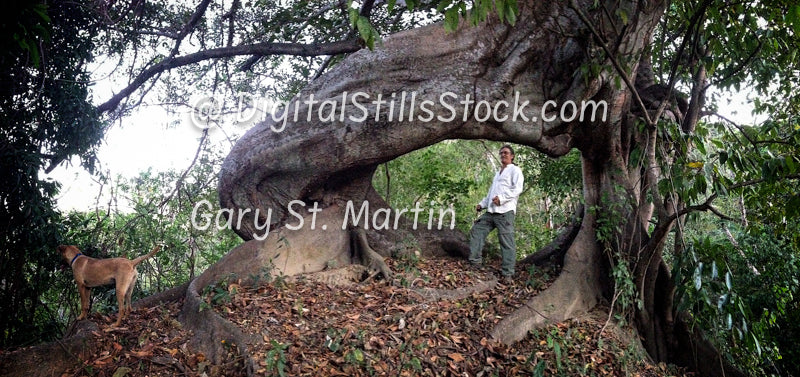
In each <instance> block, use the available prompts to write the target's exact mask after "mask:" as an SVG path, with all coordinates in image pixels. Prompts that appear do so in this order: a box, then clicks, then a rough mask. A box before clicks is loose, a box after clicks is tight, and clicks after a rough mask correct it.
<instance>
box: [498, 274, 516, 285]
mask: <svg viewBox="0 0 800 377" xmlns="http://www.w3.org/2000/svg"><path fill="white" fill-rule="evenodd" d="M501 281H502V283H503V285H512V284H514V277H513V276H511V275H504V276H503V279H502V280H501Z"/></svg>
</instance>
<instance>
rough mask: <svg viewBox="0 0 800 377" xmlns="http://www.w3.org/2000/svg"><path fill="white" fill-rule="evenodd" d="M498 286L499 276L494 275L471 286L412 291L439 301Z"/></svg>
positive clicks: (425, 297) (454, 298) (463, 296)
mask: <svg viewBox="0 0 800 377" xmlns="http://www.w3.org/2000/svg"><path fill="white" fill-rule="evenodd" d="M495 286H497V278H496V277H494V276H492V278H491V279H489V280H485V281H480V282H478V283H477V284H475V285H473V286H471V287H462V288H456V289H437V288H418V289H412V290H411V292H413V293H416V294H417V295H419V296H420V297H421V298H422V299H423V300H427V301H439V300H453V301H455V300H461V299H465V298H467V297H469V296H472V295H473V294H475V293H481V292H484V291H488V290H490V289H494V287H495Z"/></svg>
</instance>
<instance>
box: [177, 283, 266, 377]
mask: <svg viewBox="0 0 800 377" xmlns="http://www.w3.org/2000/svg"><path fill="white" fill-rule="evenodd" d="M197 283H198V279H194V280H192V282H191V283H190V284H189V287H188V288H187V289H186V299H185V301H184V303H183V308H182V309H181V313H180V315H179V316H178V320H179V321H180V322H181V323H183V325H184V326H185V327H186V328H188V329H190V330H192V331H193V332H194V335H193V336H192V339H191V340H190V341H189V347H191V348H192V349H193V350H194V351H197V352H201V353H203V354H204V355H205V356H206V357H207V358H208V359H209V360H211V362H212V363H214V364H221V363H222V362H223V360H224V358H225V356H226V355H227V354H228V349H226V347H225V344H229V345H235V346H236V348H237V351H238V353H239V356H240V357H242V358H243V360H244V364H245V365H244V369H245V371H246V372H247V375H248V376H252V375H254V370H255V369H254V366H255V362H254V360H253V359H252V358H250V356H249V352H248V346H249V345H250V344H254V343H255V342H257V341H258V339H256V338H254V337H251V336H247V335H245V334H244V333H242V331H241V330H239V328H237V327H236V326H235V325H234V324H233V323H231V322H229V321H227V320H226V319H224V318H222V317H220V316H219V315H218V314H217V313H216V312H215V311H214V310H212V309H210V308H203V304H205V302H204V301H203V298H202V297H201V296H200V293H199V292H198V284H197ZM223 341H224V343H223Z"/></svg>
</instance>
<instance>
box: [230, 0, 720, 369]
mask: <svg viewBox="0 0 800 377" xmlns="http://www.w3.org/2000/svg"><path fill="white" fill-rule="evenodd" d="M525 3H526V4H521V5H520V8H521V9H520V13H519V17H518V20H517V22H516V25H515V26H513V27H512V26H509V25H504V24H501V23H498V22H496V20H491V19H490V20H489V21H487V22H485V23H483V24H481V25H479V26H476V27H466V26H463V25H462V27H460V28H459V29H458V30H457V31H456V32H454V33H450V34H448V33H446V32H445V31H444V28H443V27H442V26H441V25H432V26H428V27H423V28H419V29H415V30H411V31H407V32H402V33H398V34H396V35H392V36H390V37H388V38H386V39H385V40H384V41H383V44H382V45H381V46H380V47H379V48H377V49H376V50H375V51H366V50H364V51H360V52H357V53H355V54H353V55H351V56H349V57H348V58H347V59H345V60H344V61H343V62H342V63H340V64H339V65H337V66H336V67H334V68H333V69H332V70H331V71H329V72H328V73H327V74H325V75H324V76H322V77H321V78H319V79H318V80H316V81H314V82H312V83H311V84H310V85H309V86H308V87H307V88H305V89H304V90H302V91H301V92H300V93H299V94H298V96H297V97H296V98H295V99H294V100H293V102H292V103H291V105H290V106H288V107H287V110H286V116H288V118H289V120H288V121H287V122H286V123H283V122H282V121H278V122H276V121H274V120H269V121H267V122H264V123H262V124H259V125H257V126H255V127H253V128H252V129H251V130H250V131H248V133H247V134H246V135H244V136H243V137H242V138H241V139H240V140H239V142H238V143H237V145H236V146H235V147H234V148H233V150H232V151H231V153H230V155H229V156H228V158H227V159H226V161H225V163H224V164H223V166H222V171H221V174H220V184H219V193H220V202H221V205H222V207H224V208H229V209H233V210H234V212H233V213H234V217H235V219H241V220H240V221H239V224H237V225H239V226H238V227H236V228H235V230H236V231H237V233H238V234H239V235H240V236H242V237H243V238H244V239H245V240H251V241H248V244H251V245H253V246H252V248H253V251H252V252H253V253H265V255H272V254H270V253H275V250H274V249H270V247H271V248H275V247H277V243H276V241H273V242H266V243H259V244H255V242H256V241H254V240H252V239H253V238H254V235H258V234H263V230H260V229H258V226H259V224H264V223H265V222H269V223H270V227H271V228H272V229H273V230H274V231H275V232H280V233H281V234H283V236H280V238H286V237H288V236H287V235H288V234H292V236H291V238H293V239H295V240H304V241H303V242H304V244H305V245H308V247H306V248H309V247H310V248H313V247H314V245H317V247H319V248H326V247H328V246H329V242H328V241H326V239H328V238H330V237H331V236H330V234H331V233H332V232H333V233H336V234H339V235H340V236H337V237H338V238H336V239H339V240H341V239H343V238H347V237H348V235H349V234H351V232H349V230H348V229H346V228H348V227H353V225H352V224H345V225H344V226H343V225H342V222H343V220H344V217H345V216H346V214H347V207H348V205H351V206H353V208H355V210H356V212H357V211H358V209H360V208H361V206H362V203H364V202H367V203H368V205H369V210H370V212H369V213H368V214H367V222H368V223H369V226H368V229H366V233H367V238H368V240H369V242H370V244H371V245H372V246H373V248H374V249H376V250H377V251H378V253H381V254H383V255H387V254H389V253H390V252H393V251H395V250H397V248H398V245H399V244H402V243H403V242H401V241H404V240H408V239H409V237H412V238H415V239H416V241H417V246H418V247H419V248H420V249H421V250H422V251H423V252H424V253H428V254H440V253H460V254H463V253H464V243H463V236H461V235H458V234H455V233H453V232H449V231H441V230H437V229H427V223H428V222H427V219H428V215H427V214H428V212H427V210H428V208H424V212H422V216H421V218H422V219H423V220H421V221H419V222H418V223H417V228H418V229H414V227H413V224H414V222H413V221H411V220H409V218H408V217H407V218H406V219H405V220H402V221H401V222H400V223H399V225H400V226H399V227H397V228H396V229H395V227H394V226H393V225H394V224H395V223H394V214H395V213H394V212H393V213H392V216H391V217H390V224H392V226H390V227H388V229H385V228H380V229H375V227H374V225H375V224H374V223H373V213H374V212H375V210H376V209H379V208H388V205H387V204H386V203H385V202H384V201H383V200H382V199H381V198H380V196H379V195H378V194H377V193H376V192H375V190H374V189H373V187H372V184H371V180H372V176H373V173H374V172H375V169H376V167H377V166H378V165H379V164H381V163H384V162H386V161H389V160H392V159H394V158H396V157H398V156H401V155H403V154H405V153H408V152H411V151H413V150H416V149H419V148H423V147H425V146H429V145H432V144H435V143H437V142H439V141H442V140H445V139H450V138H464V139H477V138H483V139H491V140H503V141H509V142H515V143H519V144H524V145H527V146H530V147H533V148H536V149H537V150H539V151H542V152H544V153H546V154H548V155H550V156H560V155H563V154H565V153H567V152H568V151H569V150H571V149H572V148H577V149H579V150H580V151H581V152H582V156H583V180H584V185H583V187H584V190H583V191H584V197H585V203H586V206H585V213H584V220H583V223H582V225H581V228H580V230H579V232H578V234H577V236H576V237H575V240H574V241H573V243H572V245H571V246H570V247H569V249H568V250H567V252H566V255H565V261H564V268H563V272H562V274H561V276H560V277H559V278H558V279H557V281H556V282H555V283H554V284H553V285H552V286H551V287H550V288H549V289H548V290H546V291H545V292H543V293H541V294H539V295H538V296H536V297H534V298H532V299H531V300H530V302H529V303H528V305H525V306H524V307H523V308H522V309H520V310H519V311H518V312H516V313H515V314H513V315H511V316H509V317H508V318H506V319H504V320H503V321H502V322H501V323H500V324H499V325H498V326H497V328H495V329H494V330H493V331H492V334H493V336H494V337H496V338H497V339H500V340H502V341H505V342H513V341H516V340H518V339H520V338H521V337H523V336H525V334H527V331H528V330H529V329H532V328H534V327H536V326H541V325H542V324H546V323H551V322H553V321H560V320H563V319H566V318H569V317H572V316H575V315H577V314H580V313H582V312H585V311H587V310H589V309H591V308H592V307H594V306H595V305H596V303H597V302H598V300H599V299H600V298H601V297H602V296H603V295H604V294H605V295H606V296H607V298H608V299H610V300H613V285H614V282H613V279H611V278H610V277H609V273H608V268H609V267H608V265H609V263H608V261H610V263H611V264H615V263H618V262H620V261H623V260H626V261H629V262H631V263H630V266H631V267H630V268H631V271H632V274H633V279H634V281H635V283H636V286H637V290H638V291H637V295H638V296H639V297H640V298H641V299H642V300H643V302H644V306H643V309H642V310H639V311H638V312H637V315H636V323H637V325H638V327H639V330H640V333H641V335H642V336H643V338H644V344H645V346H646V348H647V349H648V351H649V352H650V354H651V356H652V357H653V358H654V359H656V360H659V361H662V360H668V359H674V360H680V361H683V362H684V363H687V360H688V359H687V358H685V357H683V356H685V355H686V352H692V348H691V347H688V346H687V344H686V343H685V342H683V341H682V340H685V339H692V338H691V337H682V336H681V335H680V334H678V333H677V332H676V331H675V329H676V328H678V327H679V326H677V324H676V322H675V321H674V320H673V315H672V311H673V308H672V305H671V302H670V300H671V297H672V291H671V286H670V284H671V283H670V279H669V271H667V270H666V268H665V267H664V265H663V261H662V260H661V254H660V252H661V249H662V248H663V244H664V240H665V238H666V235H667V233H668V232H669V230H670V229H671V227H672V222H673V221H672V220H665V221H662V222H660V225H661V227H660V228H658V229H657V232H656V233H657V234H652V235H649V234H648V233H647V225H648V221H649V220H650V218H651V217H652V216H653V215H654V208H655V207H656V206H654V205H652V204H651V203H650V202H649V200H650V199H648V194H649V193H650V191H649V190H652V188H653V186H652V185H653V184H654V183H655V182H657V179H656V178H657V174H658V172H657V171H656V169H654V167H655V166H645V167H642V166H640V165H636V163H633V162H631V161H628V158H629V156H630V155H631V152H632V151H633V150H634V149H636V148H641V149H643V150H647V151H652V148H654V142H655V138H654V136H655V130H654V129H646V130H644V131H641V130H639V129H638V128H637V127H634V121H633V116H632V115H630V114H629V110H630V107H631V105H630V103H631V101H630V97H631V88H630V87H628V86H626V85H624V84H621V82H622V80H620V77H621V75H620V71H624V72H626V74H624V76H625V77H623V78H625V79H627V78H629V77H633V76H634V74H635V72H636V70H637V64H638V62H639V61H640V59H641V57H642V56H643V54H644V51H645V49H646V47H647V46H648V44H649V43H650V37H651V35H652V33H653V30H654V28H655V26H656V23H657V22H658V20H659V18H660V16H661V15H662V13H663V11H664V7H665V4H666V2H662V1H652V2H640V1H621V2H612V1H608V2H601V4H600V5H599V6H595V5H594V3H595V2H594V1H591V0H585V1H571V2H569V3H567V2H559V1H551V2H530V3H533V4H527V3H528V2H525ZM609 56H610V57H609ZM612 62H613V63H615V64H614V65H616V67H615V68H612V64H611V63H612ZM595 67H601V68H602V69H599V70H597V69H595ZM357 93H363V94H361V96H362V97H361V98H360V99H359V102H360V103H361V104H363V105H364V108H366V109H367V114H366V116H364V115H365V114H364V113H363V112H362V111H363V110H362V109H361V108H360V107H358V106H356V105H355V104H354V103H353V102H352V99H353V96H354V95H355V94H357ZM451 94H452V95H451ZM378 96H381V97H382V99H383V100H385V101H387V102H386V103H383V104H382V106H383V107H382V108H381V110H380V113H379V114H378V110H377V108H376V105H375V104H374V103H370V102H371V101H374V100H376V99H377V98H378ZM442 96H445V97H442ZM447 96H449V97H447ZM442 98H445V99H446V100H447V102H448V103H449V104H450V105H451V106H452V107H447V106H444V105H443V103H442ZM465 99H469V100H472V101H475V102H473V103H472V104H471V105H470V106H466V107H465V105H464V104H463V103H460V101H462V100H465ZM312 100H313V103H312ZM586 100H594V101H596V102H600V101H605V103H606V104H607V107H606V108H605V110H606V114H605V118H603V119H599V117H598V119H594V120H588V119H581V120H573V121H569V122H567V121H562V120H560V119H558V120H555V121H548V122H545V121H543V119H542V115H543V114H542V111H541V109H542V108H543V107H544V106H545V104H546V103H547V101H555V103H556V104H557V105H556V106H551V107H550V108H549V112H547V113H546V115H547V116H548V117H554V116H557V115H558V111H559V110H560V109H561V107H560V106H561V105H563V104H565V103H567V102H568V101H574V102H575V103H577V107H578V109H580V108H581V103H582V101H586ZM423 101H431V104H429V105H428V109H429V110H431V111H432V113H433V114H434V115H435V116H440V118H436V117H434V118H433V119H431V120H430V121H421V120H420V119H419V117H420V116H423V114H422V113H421V107H420V104H421V103H423ZM479 101H487V103H490V104H497V103H499V102H500V101H506V103H508V104H510V105H511V106H510V107H509V108H503V107H500V108H499V110H500V111H499V112H498V113H497V117H496V118H495V117H492V118H490V119H489V120H486V121H477V120H476V117H478V118H483V117H484V115H485V109H479V110H478V111H477V112H476V108H475V105H474V104H475V103H477V102H479ZM388 102H392V104H391V105H390V104H389V103H388ZM524 103H527V105H526V106H525V107H524V108H525V112H524V116H525V117H526V118H530V117H532V116H533V117H535V118H534V119H530V120H527V121H526V120H523V119H522V118H521V117H519V116H518V115H519V114H516V115H517V116H515V113H514V111H513V108H514V104H518V105H520V106H521V105H522V104H524ZM389 106H393V107H392V109H393V112H392V117H391V118H390V116H389V110H388V109H387V107H389ZM411 108H414V110H413V111H414V113H413V115H412V113H411V112H412V110H410V109H411ZM481 111H483V112H481ZM295 114H297V115H298V116H297V118H296V119H295ZM400 114H402V118H400V116H401V115H400ZM568 114H569V113H567V115H568ZM409 117H411V118H412V119H409ZM648 161H649V160H648ZM293 200H300V201H302V202H303V203H304V204H305V209H308V208H312V207H313V206H314V203H316V205H317V206H318V207H319V208H322V209H323V211H324V212H323V213H326V214H327V216H328V218H329V219H332V220H329V221H328V222H325V223H322V222H319V221H318V222H317V223H316V228H315V229H311V227H310V224H309V221H308V220H309V219H310V217H311V216H312V215H311V214H310V213H309V212H304V215H305V216H306V222H305V226H304V227H302V228H301V229H296V230H295V229H293V228H296V227H297V225H298V219H297V217H296V216H295V215H293V214H292V213H291V212H290V211H289V204H290V203H291V202H292V201H293ZM296 203H297V202H296ZM413 206H414V203H409V207H413ZM423 207H424V206H423ZM657 207H658V208H660V210H659V211H660V212H659V213H658V216H659V218H660V219H668V218H669V216H670V213H667V212H664V211H663V209H664V208H667V206H665V205H663V203H660V205H659V206H657ZM294 209H295V211H298V210H300V209H303V208H302V207H301V206H295V207H294ZM437 212H438V211H437ZM258 214H260V215H258ZM609 214H614V216H615V218H617V219H618V222H617V223H616V224H621V226H620V227H619V228H614V230H613V231H612V232H611V233H610V234H608V235H607V237H605V238H603V239H601V240H598V237H597V234H598V229H599V228H602V226H603V222H602V221H600V219H605V220H607V219H608V218H609ZM257 215H258V216H259V217H258V218H256V216H257ZM406 215H409V213H406ZM337 216H340V217H341V220H338V221H337V220H336V217H337ZM386 216H387V214H386V213H385V212H384V213H381V214H380V215H377V217H376V219H378V221H377V222H378V223H382V222H383V219H384V218H385V217H386ZM235 223H236V222H235ZM363 224H364V219H363V218H362V219H361V223H359V224H358V226H360V227H363V226H364V225H363ZM323 225H324V226H326V227H327V229H325V230H323V229H321V228H322V226H323ZM606 225H608V224H606ZM271 237H275V238H278V235H273V236H271ZM280 238H278V239H280ZM336 244H337V245H339V243H336ZM345 244H346V242H345ZM350 244H353V243H352V242H351V243H350ZM264 245H271V246H269V247H266V246H264ZM400 251H402V250H400ZM284 252H289V253H294V252H297V250H296V249H295V248H294V247H290V248H289V249H284ZM342 252H345V250H344V249H342V248H339V251H338V253H342ZM304 255H307V254H304ZM314 255H316V256H313V255H308V256H307V257H303V258H299V259H296V260H295V262H293V263H298V264H299V265H302V266H304V267H303V268H297V266H295V267H294V268H293V270H294V271H301V270H302V271H305V272H311V269H314V268H317V269H321V267H320V266H324V258H337V257H336V255H340V254H337V252H333V253H318V254H314ZM289 258H292V257H291V256H289ZM308 258H310V259H308ZM615 258H616V259H615ZM643 258H644V259H643ZM642 260H645V261H646V262H644V263H639V261H642ZM251 266H252V264H251ZM306 266H311V267H308V268H306ZM604 266H605V267H604ZM251 268H252V267H251ZM683 333H685V331H684V332H683ZM681 347H683V349H684V351H680V349H681ZM697 349H698V348H694V350H697ZM711 349H713V348H711ZM707 356H708V355H703V356H702V357H707ZM695 360H696V359H695ZM701 360H702V358H701ZM695 366H696V363H695ZM719 369H720V368H717V370H719ZM729 373H730V372H729ZM729 375H730V374H729Z"/></svg>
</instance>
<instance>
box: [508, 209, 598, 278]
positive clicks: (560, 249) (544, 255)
mask: <svg viewBox="0 0 800 377" xmlns="http://www.w3.org/2000/svg"><path fill="white" fill-rule="evenodd" d="M582 221H583V205H581V206H579V207H578V209H577V210H576V211H575V213H574V214H573V216H572V220H571V221H570V224H569V225H567V227H565V228H564V229H563V230H561V232H560V233H559V234H558V236H557V237H556V238H555V239H554V240H553V241H551V242H550V243H549V244H547V245H546V246H545V247H543V248H541V249H539V250H538V251H537V252H535V253H533V254H531V255H529V256H527V257H525V259H523V260H521V261H519V263H518V265H519V266H520V267H525V266H527V265H531V264H532V265H536V266H541V265H543V264H545V263H547V262H549V261H551V260H555V261H556V263H558V264H560V265H563V264H564V255H565V254H566V253H567V249H569V246H570V245H572V242H573V241H574V240H575V237H577V236H578V231H580V229H581V223H582Z"/></svg>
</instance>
